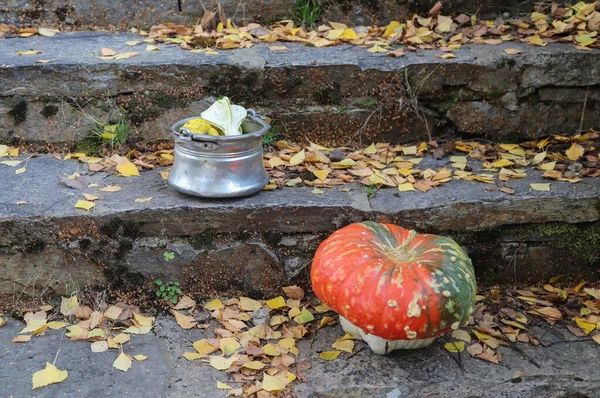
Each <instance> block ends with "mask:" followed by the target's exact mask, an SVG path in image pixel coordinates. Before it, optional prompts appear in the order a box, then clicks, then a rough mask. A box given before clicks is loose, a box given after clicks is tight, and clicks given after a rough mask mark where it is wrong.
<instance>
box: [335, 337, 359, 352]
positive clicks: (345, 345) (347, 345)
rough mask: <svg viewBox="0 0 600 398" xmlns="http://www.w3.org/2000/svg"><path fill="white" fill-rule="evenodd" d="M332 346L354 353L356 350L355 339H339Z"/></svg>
mask: <svg viewBox="0 0 600 398" xmlns="http://www.w3.org/2000/svg"><path fill="white" fill-rule="evenodd" d="M331 346H332V347H333V348H335V349H336V350H340V351H346V352H349V353H352V351H353V350H354V341H352V340H342V339H339V340H336V341H335V343H333V344H332V345H331Z"/></svg>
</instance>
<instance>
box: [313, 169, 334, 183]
mask: <svg viewBox="0 0 600 398" xmlns="http://www.w3.org/2000/svg"><path fill="white" fill-rule="evenodd" d="M312 173H313V174H314V175H315V177H317V178H318V179H319V180H321V181H325V179H326V178H327V176H328V175H329V173H330V170H313V172H312Z"/></svg>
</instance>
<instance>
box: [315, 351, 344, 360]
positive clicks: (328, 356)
mask: <svg viewBox="0 0 600 398" xmlns="http://www.w3.org/2000/svg"><path fill="white" fill-rule="evenodd" d="M341 353H342V352H341V351H323V352H322V353H320V354H319V358H321V359H324V360H326V361H333V360H334V359H336V358H337V357H338V356H339V355H340V354H341Z"/></svg>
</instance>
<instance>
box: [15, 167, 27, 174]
mask: <svg viewBox="0 0 600 398" xmlns="http://www.w3.org/2000/svg"><path fill="white" fill-rule="evenodd" d="M26 171H27V169H26V168H25V167H21V168H20V169H16V170H15V174H23V173H25V172H26Z"/></svg>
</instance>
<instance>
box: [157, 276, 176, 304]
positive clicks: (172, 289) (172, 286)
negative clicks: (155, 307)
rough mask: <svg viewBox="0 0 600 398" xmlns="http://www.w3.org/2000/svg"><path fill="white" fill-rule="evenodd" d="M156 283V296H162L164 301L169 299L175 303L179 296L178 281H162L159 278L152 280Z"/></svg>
mask: <svg viewBox="0 0 600 398" xmlns="http://www.w3.org/2000/svg"><path fill="white" fill-rule="evenodd" d="M154 283H155V284H156V286H157V288H156V296H157V297H158V298H162V299H163V300H165V301H170V302H171V303H173V304H177V302H178V301H179V297H180V296H181V289H180V288H179V282H171V281H169V282H166V283H164V282H163V281H161V280H160V279H157V280H155V281H154Z"/></svg>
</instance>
